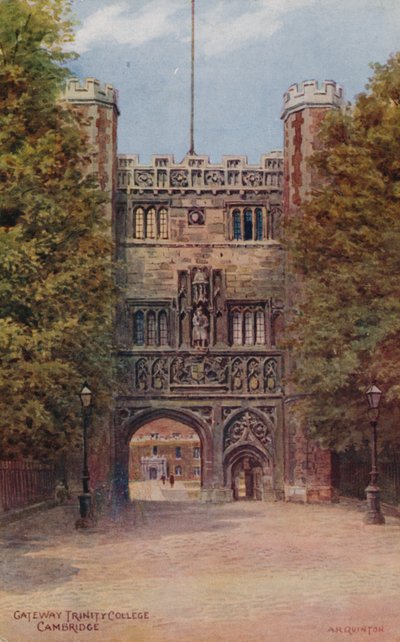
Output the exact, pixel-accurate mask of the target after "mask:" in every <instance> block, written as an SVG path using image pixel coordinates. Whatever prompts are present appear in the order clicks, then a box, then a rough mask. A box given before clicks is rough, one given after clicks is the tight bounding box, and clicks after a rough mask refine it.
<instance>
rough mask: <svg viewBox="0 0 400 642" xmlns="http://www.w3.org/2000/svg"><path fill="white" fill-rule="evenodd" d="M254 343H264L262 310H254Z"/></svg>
mask: <svg viewBox="0 0 400 642" xmlns="http://www.w3.org/2000/svg"><path fill="white" fill-rule="evenodd" d="M256 343H257V344H258V345H263V344H264V343H265V324H264V312H260V311H259V312H256Z"/></svg>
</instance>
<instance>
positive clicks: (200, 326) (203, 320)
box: [192, 305, 210, 348]
mask: <svg viewBox="0 0 400 642" xmlns="http://www.w3.org/2000/svg"><path fill="white" fill-rule="evenodd" d="M192 324H193V333H192V338H193V346H194V347H195V348H206V347H207V346H208V342H209V334H208V329H209V326H210V324H209V321H208V318H207V315H206V314H205V312H204V308H203V306H202V305H199V306H198V308H197V309H196V310H195V312H194V314H193V321H192Z"/></svg>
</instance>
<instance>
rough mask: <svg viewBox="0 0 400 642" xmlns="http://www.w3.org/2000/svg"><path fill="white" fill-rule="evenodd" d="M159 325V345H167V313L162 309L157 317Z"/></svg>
mask: <svg viewBox="0 0 400 642" xmlns="http://www.w3.org/2000/svg"><path fill="white" fill-rule="evenodd" d="M158 325H159V336H160V346H167V345H168V322H167V313H166V312H164V311H162V312H160V316H159V319H158Z"/></svg>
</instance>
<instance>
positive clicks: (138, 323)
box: [133, 310, 144, 346]
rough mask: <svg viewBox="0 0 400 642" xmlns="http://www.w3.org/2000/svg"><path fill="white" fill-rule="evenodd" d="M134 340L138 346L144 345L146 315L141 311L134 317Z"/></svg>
mask: <svg viewBox="0 0 400 642" xmlns="http://www.w3.org/2000/svg"><path fill="white" fill-rule="evenodd" d="M133 340H134V343H135V344H136V345H137V346H142V345H144V314H143V312H142V311H141V310H139V312H136V314H135V317H134V322H133Z"/></svg>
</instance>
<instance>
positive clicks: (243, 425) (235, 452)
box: [223, 408, 275, 488]
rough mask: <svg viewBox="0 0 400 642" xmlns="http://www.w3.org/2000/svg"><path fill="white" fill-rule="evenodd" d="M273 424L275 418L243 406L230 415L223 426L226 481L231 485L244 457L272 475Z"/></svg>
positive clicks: (273, 454) (273, 455)
mask: <svg viewBox="0 0 400 642" xmlns="http://www.w3.org/2000/svg"><path fill="white" fill-rule="evenodd" d="M274 441H275V440H274V426H273V423H272V421H271V420H270V419H269V418H268V417H267V416H266V415H264V413H262V412H260V411H258V410H257V409H253V408H252V409H251V410H250V409H240V410H239V411H238V412H236V413H235V414H234V415H233V416H231V417H229V419H228V421H227V422H226V424H225V427H224V456H223V467H224V482H225V486H226V487H228V488H230V487H231V486H232V475H233V472H234V470H235V468H236V466H237V465H239V464H240V462H241V461H244V460H245V459H248V460H249V461H250V460H251V461H252V462H253V464H255V463H257V465H259V467H260V468H261V469H262V470H263V473H264V474H265V475H266V474H267V473H269V474H270V476H271V484H272V483H273V480H272V476H273V469H274V462H275V446H274Z"/></svg>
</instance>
